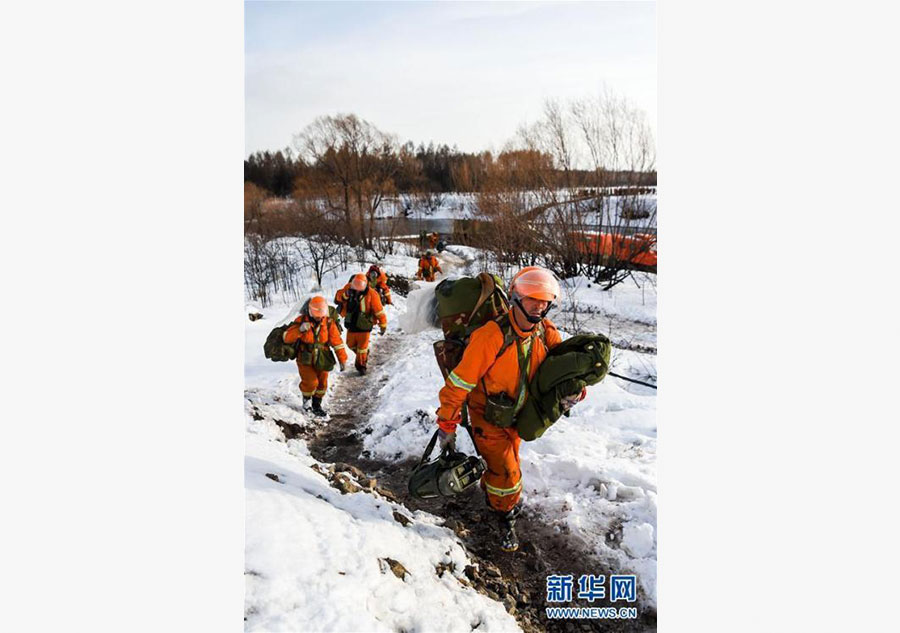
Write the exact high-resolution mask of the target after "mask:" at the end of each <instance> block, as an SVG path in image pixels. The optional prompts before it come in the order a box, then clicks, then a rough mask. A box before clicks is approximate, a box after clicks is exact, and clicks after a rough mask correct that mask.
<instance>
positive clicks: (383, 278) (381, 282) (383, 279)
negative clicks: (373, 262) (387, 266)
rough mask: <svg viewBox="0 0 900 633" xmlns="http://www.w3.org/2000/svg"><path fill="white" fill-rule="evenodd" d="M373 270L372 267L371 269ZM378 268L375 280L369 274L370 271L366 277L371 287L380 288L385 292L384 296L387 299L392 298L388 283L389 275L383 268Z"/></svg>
mask: <svg viewBox="0 0 900 633" xmlns="http://www.w3.org/2000/svg"><path fill="white" fill-rule="evenodd" d="M369 270H371V269H369ZM377 270H378V278H377V279H376V280H375V281H374V282H373V281H372V278H371V277H370V276H369V273H366V279H368V280H369V287H372V286H374V287H375V288H380V289H381V291H382V292H383V293H384V298H385V300H387V301H390V300H391V289H390V288H389V287H388V284H387V275H386V274H385V273H384V271H382V270H381V269H377Z"/></svg>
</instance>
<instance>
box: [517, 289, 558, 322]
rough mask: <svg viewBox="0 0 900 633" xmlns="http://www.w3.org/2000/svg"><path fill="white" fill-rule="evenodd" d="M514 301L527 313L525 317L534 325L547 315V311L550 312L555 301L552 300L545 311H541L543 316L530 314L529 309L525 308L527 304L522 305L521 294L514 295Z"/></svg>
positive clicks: (523, 312)
mask: <svg viewBox="0 0 900 633" xmlns="http://www.w3.org/2000/svg"><path fill="white" fill-rule="evenodd" d="M513 303H515V304H516V305H517V306H519V310H521V311H522V314H524V315H525V318H526V319H528V322H529V323H531V324H534V325H537V324H538V323H540V322H541V321H543V320H544V317H546V316H547V313H548V312H550V308H551V307H553V302H552V301H551V302H549V303H547V307H546V309H545V310H544V311H543V312H541V316H531V315H530V314H528V310H526V309H525V306H523V305H522V299H521V298H520V297H519V295H515V296H513Z"/></svg>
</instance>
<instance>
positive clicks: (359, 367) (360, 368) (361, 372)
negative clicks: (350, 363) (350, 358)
mask: <svg viewBox="0 0 900 633" xmlns="http://www.w3.org/2000/svg"><path fill="white" fill-rule="evenodd" d="M356 371H358V372H359V375H360V376H364V375H365V374H366V366H365V365H357V366H356Z"/></svg>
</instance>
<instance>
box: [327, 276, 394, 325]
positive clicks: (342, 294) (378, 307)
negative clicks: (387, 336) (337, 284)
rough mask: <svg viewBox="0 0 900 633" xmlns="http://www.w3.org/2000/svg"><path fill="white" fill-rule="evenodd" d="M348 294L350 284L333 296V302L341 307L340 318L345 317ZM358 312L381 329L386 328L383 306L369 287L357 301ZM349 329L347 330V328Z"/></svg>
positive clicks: (379, 298)
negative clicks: (366, 316) (362, 313)
mask: <svg viewBox="0 0 900 633" xmlns="http://www.w3.org/2000/svg"><path fill="white" fill-rule="evenodd" d="M349 293H350V284H349V283H348V284H346V285H344V287H343V288H341V289H340V290H338V291H337V293H336V294H335V295H334V302H335V303H336V304H338V305H339V306H340V307H341V316H342V317H346V316H347V299H348V295H349ZM359 302H360V310H361V311H362V312H364V313H365V314H367V315H368V316H369V317H370V318H371V319H372V320H375V321H378V325H379V326H381V327H387V315H386V314H385V313H384V306H383V305H382V303H381V297H379V296H378V293H377V292H376V291H375V290H374V289H373V288H372V286H369V287H368V288H366V291H365V292H364V293H363V294H362V296H361V297H360V299H359ZM348 329H349V328H348Z"/></svg>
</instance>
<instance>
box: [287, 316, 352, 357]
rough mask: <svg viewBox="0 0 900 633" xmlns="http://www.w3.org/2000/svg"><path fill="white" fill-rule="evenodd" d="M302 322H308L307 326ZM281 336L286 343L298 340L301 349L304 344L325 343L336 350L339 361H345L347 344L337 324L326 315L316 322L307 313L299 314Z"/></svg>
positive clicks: (290, 343) (289, 343)
mask: <svg viewBox="0 0 900 633" xmlns="http://www.w3.org/2000/svg"><path fill="white" fill-rule="evenodd" d="M304 323H308V324H309V327H308V328H306V327H304V326H303V324H304ZM282 338H283V339H284V342H285V343H287V344H288V345H292V344H293V343H296V342H297V341H300V347H301V349H302V348H303V346H304V345H306V346H312V345H313V343H327V344H328V345H330V346H331V347H332V348H333V349H334V351H335V352H337V357H338V360H339V361H340V362H342V363H346V362H347V346H346V345H344V342H343V341H342V340H341V333H340V332H339V331H338V329H337V324H335V322H334V321H332V320H331V319H329V318H328V317H322V319H321V320H320V321H319V322H318V323H316V322H315V321H313V320H312V319H311V318H310V317H309V316H308V315H306V314H301V315H300V316H298V317H297V318H296V319H294V322H293V323H291V325H290V326H289V327H288V329H286V330H285V331H284V336H283V337H282Z"/></svg>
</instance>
